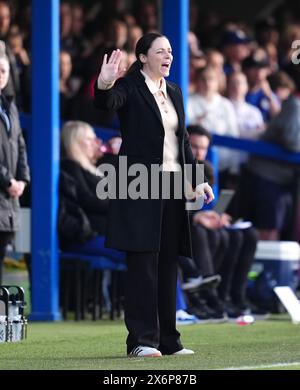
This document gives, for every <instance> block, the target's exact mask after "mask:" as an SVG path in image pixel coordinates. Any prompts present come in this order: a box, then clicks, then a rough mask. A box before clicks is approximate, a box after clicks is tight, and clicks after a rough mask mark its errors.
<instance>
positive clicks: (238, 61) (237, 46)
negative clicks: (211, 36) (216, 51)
mask: <svg viewBox="0 0 300 390" xmlns="http://www.w3.org/2000/svg"><path fill="white" fill-rule="evenodd" d="M250 42H251V39H250V38H249V37H248V36H247V35H246V33H245V32H244V31H243V30H241V29H230V30H229V29H228V30H226V31H224V33H223V36H222V39H221V47H222V53H223V54H224V56H225V65H224V72H225V73H226V75H228V74H230V73H231V72H232V71H234V70H236V71H237V70H241V69H242V62H243V61H244V59H245V58H246V57H248V56H249V54H250V47H249V44H250Z"/></svg>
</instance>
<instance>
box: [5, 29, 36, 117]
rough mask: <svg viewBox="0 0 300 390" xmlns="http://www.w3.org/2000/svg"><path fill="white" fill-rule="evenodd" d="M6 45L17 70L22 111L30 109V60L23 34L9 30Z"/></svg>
mask: <svg viewBox="0 0 300 390" xmlns="http://www.w3.org/2000/svg"><path fill="white" fill-rule="evenodd" d="M7 43H8V46H9V48H10V50H11V52H12V53H13V55H14V56H15V61H16V62H15V64H16V67H17V69H18V72H19V81H20V92H19V93H20V95H21V100H20V101H21V102H22V109H23V111H26V112H30V110H31V60H30V57H29V54H28V52H27V50H26V49H25V48H24V44H23V34H22V33H21V32H20V31H19V30H17V29H16V31H13V30H10V32H9V34H8V37H7Z"/></svg>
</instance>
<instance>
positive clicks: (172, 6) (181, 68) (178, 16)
mask: <svg viewBox="0 0 300 390" xmlns="http://www.w3.org/2000/svg"><path fill="white" fill-rule="evenodd" d="M161 5H162V32H163V34H164V35H166V36H167V37H168V38H169V40H170V43H171V45H172V49H173V54H174V60H173V64H172V69H171V73H170V80H171V81H174V82H175V83H176V84H178V85H179V86H180V87H181V90H182V94H183V98H184V102H185V103H186V98H187V93H188V80H189V51H188V31H189V0H162V4H161Z"/></svg>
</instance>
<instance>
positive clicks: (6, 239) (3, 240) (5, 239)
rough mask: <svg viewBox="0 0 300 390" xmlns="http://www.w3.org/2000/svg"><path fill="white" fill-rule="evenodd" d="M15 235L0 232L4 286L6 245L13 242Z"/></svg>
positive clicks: (0, 260)
mask: <svg viewBox="0 0 300 390" xmlns="http://www.w3.org/2000/svg"><path fill="white" fill-rule="evenodd" d="M13 237H14V233H11V232H0V285H1V284H2V268H3V260H4V256H5V249H6V245H7V244H8V243H9V242H10V241H11V240H12V238H13Z"/></svg>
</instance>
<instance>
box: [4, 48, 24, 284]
mask: <svg viewBox="0 0 300 390" xmlns="http://www.w3.org/2000/svg"><path fill="white" fill-rule="evenodd" d="M8 80H9V59H8V57H7V55H6V49H5V43H4V42H3V41H0V118H1V120H0V145H1V154H0V284H1V283H2V263H3V259H4V255H5V249H6V246H7V244H8V243H9V242H11V240H12V239H13V236H14V232H15V231H16V230H18V228H19V224H20V221H19V198H20V197H21V196H22V194H23V191H24V188H25V186H26V184H27V183H28V182H29V180H30V177H29V167H28V164H27V155H26V147H25V142H24V139H23V136H22V131H21V128H20V123H19V113H18V110H17V108H16V105H15V104H14V102H13V99H12V97H11V96H7V95H4V94H3V93H2V91H3V89H4V88H5V86H6V85H7V83H8Z"/></svg>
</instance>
